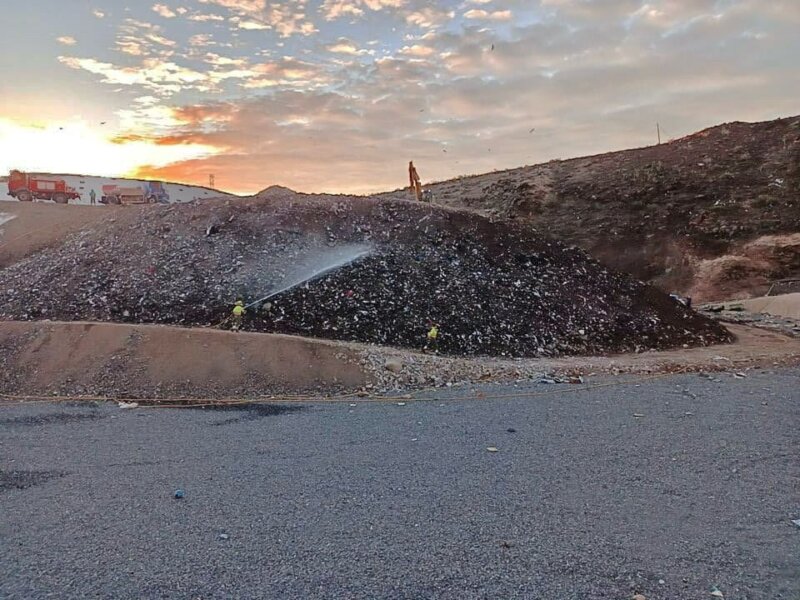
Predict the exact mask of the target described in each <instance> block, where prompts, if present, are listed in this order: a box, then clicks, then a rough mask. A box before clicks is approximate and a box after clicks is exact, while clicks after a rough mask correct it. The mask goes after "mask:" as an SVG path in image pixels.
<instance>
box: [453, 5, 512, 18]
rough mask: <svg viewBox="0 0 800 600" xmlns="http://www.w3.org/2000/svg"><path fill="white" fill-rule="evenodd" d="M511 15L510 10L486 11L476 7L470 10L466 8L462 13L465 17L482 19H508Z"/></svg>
mask: <svg viewBox="0 0 800 600" xmlns="http://www.w3.org/2000/svg"><path fill="white" fill-rule="evenodd" d="M511 16H512V15H511V11H510V10H495V11H492V12H488V11H485V10H481V9H478V8H473V9H472V10H468V11H467V12H465V13H464V18H465V19H480V20H484V21H510V20H511Z"/></svg>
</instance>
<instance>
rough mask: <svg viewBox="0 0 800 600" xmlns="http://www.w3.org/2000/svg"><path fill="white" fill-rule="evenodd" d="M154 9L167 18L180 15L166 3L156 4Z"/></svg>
mask: <svg viewBox="0 0 800 600" xmlns="http://www.w3.org/2000/svg"><path fill="white" fill-rule="evenodd" d="M153 11H154V12H155V13H156V14H158V15H159V16H161V17H164V18H165V19H172V18H174V17H177V16H178V15H177V13H176V12H175V11H173V10H172V9H171V8H170V7H169V6H167V5H166V4H154V5H153Z"/></svg>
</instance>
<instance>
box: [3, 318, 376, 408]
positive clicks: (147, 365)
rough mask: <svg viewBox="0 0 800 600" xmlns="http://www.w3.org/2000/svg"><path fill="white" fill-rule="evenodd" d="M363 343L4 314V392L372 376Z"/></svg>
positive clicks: (165, 393) (261, 385)
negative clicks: (27, 319) (358, 347)
mask: <svg viewBox="0 0 800 600" xmlns="http://www.w3.org/2000/svg"><path fill="white" fill-rule="evenodd" d="M360 362H361V358H360V356H359V354H358V352H357V351H355V350H352V349H350V348H345V347H342V346H339V345H335V344H333V343H331V342H325V341H316V340H303V339H299V338H293V337H288V336H271V335H255V334H246V333H245V334H233V333H230V332H227V331H216V330H211V329H205V330H202V329H185V328H180V329H179V328H174V327H157V326H152V325H122V324H116V323H115V324H109V323H52V322H44V321H41V322H37V323H19V322H11V323H0V393H4V394H15V395H25V394H47V395H52V394H70V395H90V396H95V395H101V396H106V395H108V396H113V397H115V398H120V397H121V398H124V397H126V396H127V397H135V398H163V397H183V396H189V397H199V398H212V397H228V396H237V395H238V396H246V397H253V396H260V395H264V394H277V393H287V392H291V393H298V392H314V393H321V392H331V391H337V390H353V389H358V388H360V387H362V386H364V385H365V384H366V383H367V382H368V377H367V375H366V374H365V372H364V369H363V367H362V366H361V364H360Z"/></svg>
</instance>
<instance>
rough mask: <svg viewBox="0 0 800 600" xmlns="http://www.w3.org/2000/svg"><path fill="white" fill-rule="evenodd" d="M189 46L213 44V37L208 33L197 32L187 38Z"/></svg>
mask: <svg viewBox="0 0 800 600" xmlns="http://www.w3.org/2000/svg"><path fill="white" fill-rule="evenodd" d="M189 45H190V46H214V45H216V44H215V43H214V37H213V36H212V35H211V34H210V33H197V34H195V35H193V36H192V37H190V38H189Z"/></svg>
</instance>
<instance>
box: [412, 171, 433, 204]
mask: <svg viewBox="0 0 800 600" xmlns="http://www.w3.org/2000/svg"><path fill="white" fill-rule="evenodd" d="M408 182H409V185H410V189H411V193H412V194H413V195H414V197H415V198H416V199H417V200H418V201H419V202H433V194H431V192H430V191H428V190H423V189H422V183H421V182H420V180H419V173H417V168H416V167H415V166H414V161H409V163H408Z"/></svg>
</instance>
